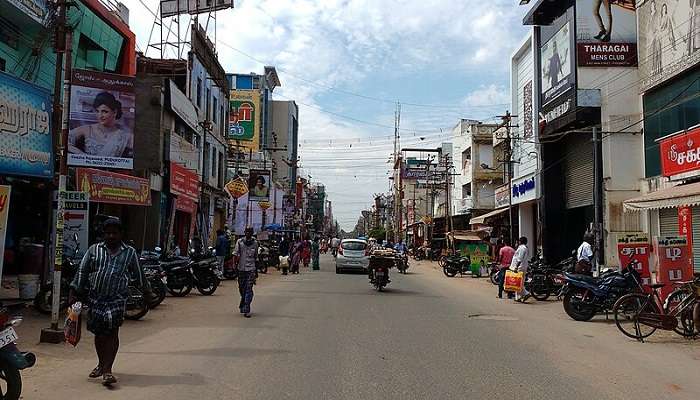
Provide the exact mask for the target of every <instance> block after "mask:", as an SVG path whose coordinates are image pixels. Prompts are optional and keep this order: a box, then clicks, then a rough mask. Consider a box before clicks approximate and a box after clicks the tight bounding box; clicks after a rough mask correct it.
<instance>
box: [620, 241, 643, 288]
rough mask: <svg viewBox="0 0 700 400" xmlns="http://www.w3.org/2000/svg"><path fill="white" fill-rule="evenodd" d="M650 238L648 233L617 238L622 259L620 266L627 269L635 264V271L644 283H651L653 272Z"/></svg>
mask: <svg viewBox="0 0 700 400" xmlns="http://www.w3.org/2000/svg"><path fill="white" fill-rule="evenodd" d="M650 251H651V249H650V248H649V236H647V234H646V233H641V232H640V233H631V234H619V235H618V236H617V256H618V257H619V258H620V266H621V267H622V268H625V267H626V266H627V265H628V264H629V263H630V262H633V263H634V269H636V270H637V272H638V273H639V275H640V276H641V277H642V283H643V284H645V285H649V284H650V283H651V271H650V269H649V253H650Z"/></svg>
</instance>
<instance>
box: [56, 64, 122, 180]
mask: <svg viewBox="0 0 700 400" xmlns="http://www.w3.org/2000/svg"><path fill="white" fill-rule="evenodd" d="M70 96H71V98H70V130H69V133H68V165H76V166H81V167H100V168H121V169H132V168H133V167H134V119H135V111H134V110H135V109H134V107H135V103H136V97H135V95H134V77H132V76H124V75H115V74H108V73H104V72H95V71H86V70H80V69H76V70H73V79H72V86H71V94H70Z"/></svg>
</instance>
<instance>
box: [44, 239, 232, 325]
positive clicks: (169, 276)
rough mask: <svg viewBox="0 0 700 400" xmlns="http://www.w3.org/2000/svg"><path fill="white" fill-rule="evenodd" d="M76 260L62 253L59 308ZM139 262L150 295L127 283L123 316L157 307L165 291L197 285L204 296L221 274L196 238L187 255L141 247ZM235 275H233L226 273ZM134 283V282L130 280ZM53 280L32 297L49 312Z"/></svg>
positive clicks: (64, 303)
mask: <svg viewBox="0 0 700 400" xmlns="http://www.w3.org/2000/svg"><path fill="white" fill-rule="evenodd" d="M79 263H80V260H79V259H76V258H69V257H65V258H64V262H63V268H62V274H61V301H60V305H61V309H62V310H65V309H66V308H67V307H68V294H69V291H70V284H71V282H72V281H73V279H74V278H75V274H76V273H77V271H78V266H79ZM139 263H140V265H141V267H142V268H143V271H144V275H145V277H146V279H147V280H148V283H149V285H150V287H151V293H152V296H151V298H150V299H146V297H145V296H144V293H143V292H142V290H141V289H140V288H139V287H137V286H136V285H135V284H132V285H129V298H128V299H127V305H126V314H125V318H127V319H130V320H138V319H141V318H143V317H144V316H145V315H146V314H147V313H148V311H149V310H152V309H154V308H156V307H158V306H159V305H160V304H161V303H162V302H163V300H165V297H166V295H167V294H168V293H170V295H172V296H176V297H184V296H187V295H188V294H190V292H192V290H193V289H197V291H198V292H199V293H201V294H202V295H204V296H211V295H212V294H214V292H216V289H217V288H218V287H219V284H220V282H221V279H223V278H226V276H222V275H221V274H220V272H219V269H218V261H217V259H216V255H215V251H214V250H213V249H212V248H211V247H210V248H204V246H203V245H202V243H201V242H200V241H198V240H196V239H194V240H191V241H190V246H189V250H188V254H187V256H181V255H177V253H175V252H170V253H167V254H166V253H164V252H163V251H162V249H161V248H159V247H156V248H155V249H154V250H151V251H149V250H144V251H142V252H141V254H140V255H139ZM228 277H229V278H235V276H228ZM134 283H135V282H134ZM52 299H53V284H52V282H50V281H47V282H45V283H44V284H43V285H42V286H41V288H40V289H39V292H38V294H37V296H36V298H35V299H34V307H35V308H36V309H37V310H38V311H40V312H42V313H46V314H49V313H51V305H52Z"/></svg>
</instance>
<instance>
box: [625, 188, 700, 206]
mask: <svg viewBox="0 0 700 400" xmlns="http://www.w3.org/2000/svg"><path fill="white" fill-rule="evenodd" d="M623 204H624V208H625V211H641V210H658V209H661V208H675V207H681V206H694V205H698V204H700V182H695V183H690V184H687V185H679V186H674V187H670V188H667V189H662V190H658V191H656V192H653V193H649V194H645V195H644V196H639V197H635V198H633V199H629V200H626V201H625V202H624V203H623Z"/></svg>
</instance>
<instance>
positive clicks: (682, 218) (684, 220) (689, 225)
mask: <svg viewBox="0 0 700 400" xmlns="http://www.w3.org/2000/svg"><path fill="white" fill-rule="evenodd" d="M678 234H679V235H681V236H685V237H686V238H687V239H688V254H689V256H688V263H689V264H690V268H693V208H692V207H688V206H683V207H678Z"/></svg>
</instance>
